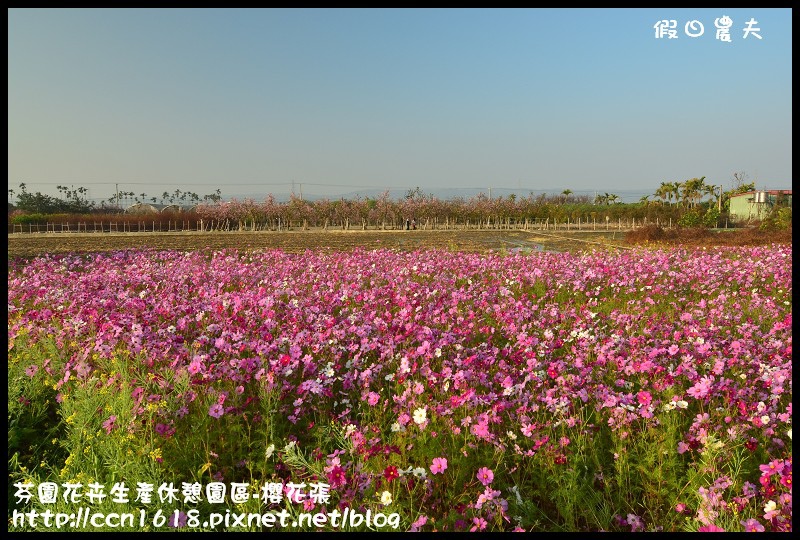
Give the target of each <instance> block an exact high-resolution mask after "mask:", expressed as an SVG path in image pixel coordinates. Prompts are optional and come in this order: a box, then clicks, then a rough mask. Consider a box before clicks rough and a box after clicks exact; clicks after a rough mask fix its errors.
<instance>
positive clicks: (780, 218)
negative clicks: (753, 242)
mask: <svg viewBox="0 0 800 540" xmlns="http://www.w3.org/2000/svg"><path fill="white" fill-rule="evenodd" d="M791 227H792V209H791V208H790V207H787V206H783V207H780V206H776V207H775V208H773V209H772V211H771V212H770V214H769V216H767V218H766V219H765V220H764V221H762V222H761V226H760V228H761V230H763V231H780V230H786V229H790V228H791Z"/></svg>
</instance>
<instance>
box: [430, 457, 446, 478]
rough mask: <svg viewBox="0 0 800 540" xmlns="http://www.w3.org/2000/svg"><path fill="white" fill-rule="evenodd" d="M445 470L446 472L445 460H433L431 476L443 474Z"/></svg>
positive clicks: (440, 458) (438, 458)
mask: <svg viewBox="0 0 800 540" xmlns="http://www.w3.org/2000/svg"><path fill="white" fill-rule="evenodd" d="M445 470H447V459H446V458H442V457H437V458H433V464H432V465H431V474H439V473H443V472H444V471H445Z"/></svg>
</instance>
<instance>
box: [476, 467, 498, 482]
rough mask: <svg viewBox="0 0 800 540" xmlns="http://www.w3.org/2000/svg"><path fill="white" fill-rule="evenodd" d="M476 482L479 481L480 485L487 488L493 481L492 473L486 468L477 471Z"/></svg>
mask: <svg viewBox="0 0 800 540" xmlns="http://www.w3.org/2000/svg"><path fill="white" fill-rule="evenodd" d="M478 480H480V481H481V484H483V485H484V486H488V485H489V484H491V483H492V480H494V473H493V472H492V470H491V469H489V468H487V467H481V468H480V469H478Z"/></svg>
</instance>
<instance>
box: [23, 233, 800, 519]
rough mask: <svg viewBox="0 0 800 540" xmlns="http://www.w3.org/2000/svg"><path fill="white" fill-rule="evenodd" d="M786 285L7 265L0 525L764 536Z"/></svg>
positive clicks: (158, 264)
mask: <svg viewBox="0 0 800 540" xmlns="http://www.w3.org/2000/svg"><path fill="white" fill-rule="evenodd" d="M791 275H792V248H791V245H778V244H774V245H771V246H759V247H716V248H705V249H699V248H698V249H683V248H675V249H663V250H662V249H639V248H637V249H634V250H631V251H626V252H624V253H619V252H611V251H593V252H582V253H546V252H543V253H533V254H527V255H526V254H522V253H511V254H507V253H488V254H487V253H483V254H468V253H455V252H452V251H444V250H418V251H414V252H401V251H394V250H386V249H377V250H363V249H357V250H355V251H351V252H330V251H329V252H321V251H307V252H305V253H287V252H285V251H281V250H258V251H238V252H237V251H235V250H221V251H211V250H205V251H202V250H200V251H191V252H180V251H156V250H150V251H148V250H122V251H113V252H107V253H101V254H93V255H78V254H67V255H45V256H40V257H36V258H33V259H30V260H25V261H23V260H21V259H11V258H10V259H9V268H8V288H9V292H8V336H9V349H8V363H9V366H8V367H9V379H8V389H9V398H8V400H9V402H8V406H9V492H8V493H9V507H8V514H9V529H10V530H32V529H41V530H44V529H46V528H47V526H46V525H44V524H42V523H41V522H40V521H35V520H34V519H33V518H31V519H29V520H27V521H26V520H23V519H19V520H14V519H12V514H13V513H14V512H17V514H19V512H25V513H30V514H33V511H34V510H35V511H37V512H40V513H42V512H45V511H47V510H52V511H53V512H61V513H69V512H74V511H76V510H75V509H76V508H77V507H79V506H84V507H88V508H91V509H92V511H96V512H103V513H105V514H108V513H110V512H120V513H122V512H129V513H132V514H134V515H135V516H136V523H135V524H133V525H132V526H129V527H127V528H128V529H129V530H156V529H158V528H160V527H161V526H163V527H164V528H168V527H173V528H178V529H179V530H198V531H199V530H204V529H216V530H252V531H257V530H258V531H260V530H268V529H278V530H298V529H302V528H303V526H302V522H301V521H300V520H299V519H298V516H299V514H300V513H301V512H306V513H316V514H318V515H328V516H329V515H331V514H332V513H333V512H335V511H342V512H343V511H345V510H347V509H349V511H350V512H353V513H355V512H358V513H359V514H360V515H362V516H363V515H367V514H369V513H371V514H370V515H372V516H377V515H379V514H380V515H384V517H385V516H388V515H389V514H392V515H395V516H397V518H396V520H395V521H392V520H388V521H385V523H386V524H387V526H386V527H385V528H384V529H381V526H380V525H379V524H378V525H375V524H376V523H378V522H377V521H374V522H373V524H372V525H369V524H368V523H366V522H363V523H361V522H358V523H356V522H353V521H352V520H351V521H349V522H347V523H344V521H343V522H342V523H340V524H339V525H338V526H337V525H332V522H331V521H327V522H326V525H324V526H322V525H319V524H315V525H311V524H309V525H307V526H306V527H305V528H306V529H308V530H349V529H352V530H367V529H369V528H373V529H375V528H377V529H378V530H395V529H396V530H412V531H451V530H459V531H514V530H525V531H598V530H604V531H684V530H685V531H697V530H719V529H723V530H726V531H745V530H747V531H790V530H791V522H792V495H791V494H792V484H791V482H792V451H791V446H792V440H791V437H792V432H791V427H792V426H791V421H792V404H791V401H792V324H791V323H792V306H791V304H792V279H791ZM147 485H151V486H154V490H153V493H152V500H149V501H148V498H147V495H146V494H144V495H143V493H145V492H146V488H145V487H143V486H147ZM42 486H44V487H45V488H47V489H50V488H54V489H55V490H56V491H57V495H56V496H55V497H54V498H53V500H52V501H49V502H48V501H47V500H45V499H46V498H45V497H44V495H46V492H45V491H46V490H45V489H44V488H42ZM76 486H77V487H76ZM211 487H213V488H214V489H227V490H228V491H227V492H226V494H225V497H224V500H223V501H221V502H216V503H215V502H214V501H213V500H212V499H213V497H212V496H211V495H212V493H211V489H210V488H211ZM103 489H105V494H104V496H103V497H101V496H100V495H98V493H101V492H102V491H103ZM126 489H128V490H129V497H124V496H123V495H124V490H126ZM173 490H174V493H175V494H176V497H173V498H171V499H170V498H169V497H168V498H167V500H164V498H163V495H164V494H165V493H168V492H173ZM242 492H246V493H252V494H253V496H244V497H242V496H240V495H241V494H242ZM259 494H260V496H259ZM93 495H94V496H93ZM278 510H281V511H285V512H286V515H290V516H292V517H291V518H290V520H289V521H290V522H291V523H288V524H283V523H279V524H276V525H274V526H273V525H271V524H270V525H266V524H265V521H263V520H262V521H259V520H258V519H254V520H251V519H250V518H249V517H247V519H246V520H245V518H244V517H243V518H242V520H241V521H237V520H236V519H235V518H233V517H232V518H231V519H227V518H226V520H223V521H221V522H218V523H210V522H207V523H206V524H205V525H204V524H203V521H204V520H203V519H199V520H198V519H195V516H198V515H200V516H208V515H210V514H211V513H217V514H226V515H229V514H230V515H231V516H232V515H233V514H238V515H241V516H244V515H245V514H246V515H247V516H251V515H256V516H258V515H263V514H264V513H265V512H268V511H278ZM145 512H147V515H148V520H147V523H144V524H143V523H140V521H139V516H140V515H144V513H145ZM159 512H160V513H161V514H158V513H159ZM153 515H160V516H165V517H164V518H163V520H162V521H159V520H157V519H151V517H152V516H153ZM376 519H377V518H376ZM292 523H294V525H292ZM298 523H299V526H298ZM315 523H316V522H315ZM105 524H106V525H108V522H105ZM65 527H68V525H65ZM108 527H111V528H113V525H108ZM98 528H102V527H98ZM125 528H126V527H120V528H118V529H116V530H119V529H125Z"/></svg>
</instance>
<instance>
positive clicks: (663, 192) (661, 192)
mask: <svg viewBox="0 0 800 540" xmlns="http://www.w3.org/2000/svg"><path fill="white" fill-rule="evenodd" d="M670 193H671V191H670V187H669V184H668V183H667V182H661V185H660V186H658V189H657V190H656V192H655V196H656V197H659V198H660V199H662V200H663V201H664V202H666V200H667V199H669V198H670Z"/></svg>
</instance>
